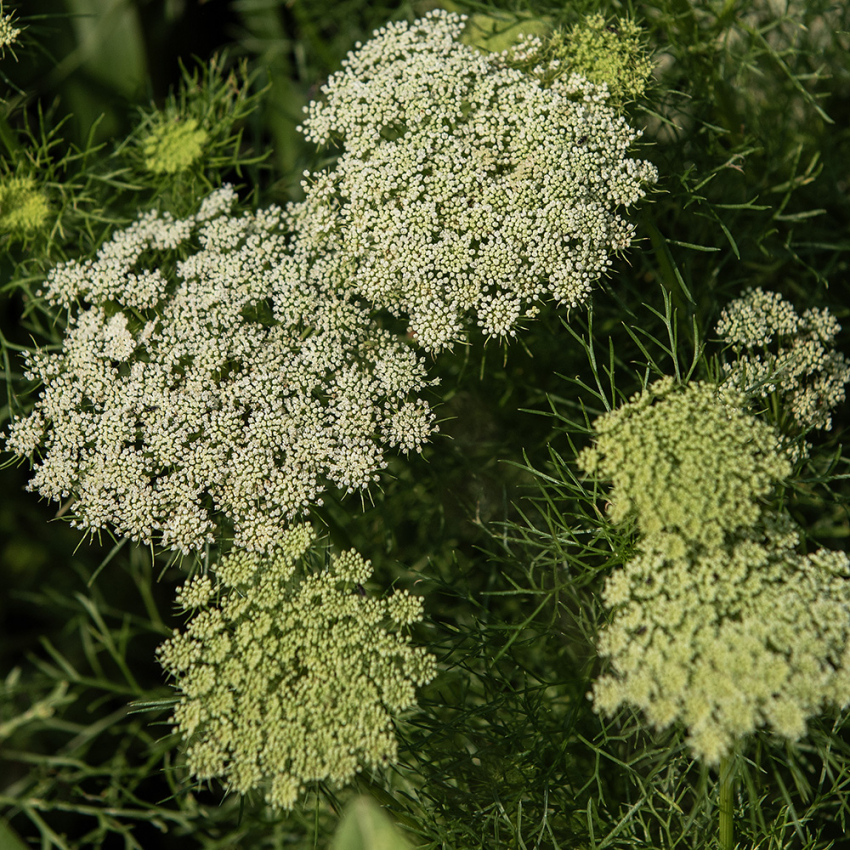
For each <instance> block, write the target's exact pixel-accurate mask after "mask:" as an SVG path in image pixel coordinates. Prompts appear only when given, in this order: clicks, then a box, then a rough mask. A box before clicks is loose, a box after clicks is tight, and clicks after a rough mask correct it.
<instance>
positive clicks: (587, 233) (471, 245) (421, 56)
mask: <svg viewBox="0 0 850 850" xmlns="http://www.w3.org/2000/svg"><path fill="white" fill-rule="evenodd" d="M463 26H464V19H463V18H461V17H459V16H458V15H455V14H450V13H447V12H443V11H434V12H431V13H429V14H428V15H427V16H426V17H425V18H423V19H422V20H419V21H417V22H416V23H414V24H412V25H410V24H407V23H405V22H402V23H395V24H388V25H387V26H385V27H383V28H381V29H380V30H377V31H376V32H375V34H374V38H373V39H372V40H371V41H369V42H367V43H366V44H363V45H361V44H358V45H357V49H356V50H355V51H354V52H352V53H350V54H349V56H348V59H347V60H346V62H345V63H344V67H343V69H342V70H341V71H339V72H338V73H336V74H334V75H333V76H332V77H331V78H330V80H329V81H328V83H327V85H326V86H324V87H323V90H322V91H323V93H324V95H325V99H324V100H322V101H319V102H314V103H311V104H310V105H309V107H307V112H308V116H307V118H306V119H305V121H304V126H303V131H304V133H305V136H306V137H307V139H308V140H310V141H313V142H316V143H318V144H325V143H328V142H331V141H340V142H341V143H342V145H343V148H344V152H343V153H342V155H341V156H340V158H339V160H338V162H337V163H336V166H335V167H334V168H333V169H331V170H329V171H327V172H323V173H320V174H315V175H312V176H311V177H310V179H309V180H307V181H305V183H304V185H305V189H306V193H307V195H306V199H305V201H304V202H303V203H301V204H297V205H293V206H292V207H291V208H290V214H291V215H292V218H293V221H294V222H295V224H294V225H293V229H294V230H297V231H298V232H299V238H300V240H301V243H302V246H303V250H304V252H305V254H306V255H311V254H312V255H315V256H321V257H325V258H333V261H334V262H335V263H336V264H337V265H338V266H339V267H340V269H341V271H340V275H341V276H344V278H345V280H346V281H347V285H348V286H349V287H350V288H351V289H352V290H353V291H355V292H357V293H358V295H360V296H362V297H365V298H366V299H368V300H369V301H370V302H372V303H373V304H374V305H376V306H377V307H379V308H382V309H387V310H389V311H390V312H391V313H393V314H395V315H398V316H406V317H408V319H409V322H410V330H411V331H412V332H413V333H414V334H415V335H416V338H417V340H418V342H419V344H420V345H422V346H423V347H424V348H426V349H428V350H431V351H438V350H440V349H441V348H444V347H447V346H450V345H451V344H452V343H453V342H454V341H456V340H459V339H462V338H463V335H464V324H465V320H466V317H467V314H469V313H474V314H476V316H477V321H478V324H479V326H480V327H481V328H482V329H483V331H484V332H485V333H486V334H488V335H491V336H501V337H503V336H505V335H513V334H514V333H515V330H516V326H517V323H518V322H519V321H520V319H521V318H522V317H523V316H533V315H534V314H535V313H536V312H537V311H538V309H539V308H538V304H537V302H539V300H540V299H542V298H544V297H551V298H553V299H554V300H555V301H556V302H558V303H560V304H566V305H569V306H571V307H574V306H576V305H579V304H582V303H584V302H585V301H586V300H587V298H588V295H589V293H590V290H591V287H592V285H593V283H594V281H596V280H597V279H598V278H599V277H600V276H601V275H602V274H604V273H605V271H606V270H607V269H608V267H609V265H610V264H611V255H612V254H613V253H614V252H616V251H619V250H622V249H624V248H626V247H627V246H628V245H629V244H630V242H631V239H632V234H633V226H632V225H630V224H629V223H627V222H626V221H625V220H624V219H623V218H622V217H621V216H620V215H619V214H618V212H617V208H619V207H622V206H628V205H630V204H634V203H635V202H636V201H637V200H639V199H640V198H641V197H643V195H644V188H643V187H644V186H645V184H647V183H651V182H653V181H654V180H655V179H656V171H655V169H654V167H653V166H652V165H650V164H649V163H647V162H644V161H640V160H635V159H631V158H629V157H628V156H627V155H626V151H627V150H628V148H629V146H630V145H631V144H632V142H633V141H634V140H635V139H636V138H637V137H638V135H639V133H638V132H636V131H634V130H632V128H630V127H629V126H628V124H627V123H626V121H625V119H623V118H622V117H619V116H618V115H617V114H616V113H615V111H614V110H613V109H612V108H611V107H609V106H608V105H607V103H606V100H607V90H606V88H605V86H597V85H594V84H592V83H590V82H588V81H587V80H585V79H584V78H582V77H579V76H577V75H572V76H569V77H565V78H558V77H555V78H554V79H552V80H550V81H548V82H543V81H541V80H540V79H538V77H539V76H540V73H542V71H541V69H537V68H532V69H531V71H530V72H529V73H526V72H524V71H523V70H521V69H520V68H517V67H515V64H516V55H515V53H514V52H511V51H507V52H505V53H495V54H490V55H487V56H485V55H482V54H481V53H479V52H478V51H476V50H475V49H474V48H472V47H470V46H468V45H465V44H462V43H461V42H460V41H459V40H458V38H459V36H460V34H461V32H462V30H463ZM527 58H528V57H527ZM528 61H529V62H531V63H532V64H533V59H531V58H529V59H528ZM537 72H540V73H537Z"/></svg>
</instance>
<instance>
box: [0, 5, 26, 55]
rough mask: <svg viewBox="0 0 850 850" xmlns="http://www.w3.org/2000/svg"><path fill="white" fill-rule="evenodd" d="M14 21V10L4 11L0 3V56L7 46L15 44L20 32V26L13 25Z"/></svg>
mask: <svg viewBox="0 0 850 850" xmlns="http://www.w3.org/2000/svg"><path fill="white" fill-rule="evenodd" d="M14 22H15V14H14V12H6V13H4V11H3V4H2V3H0V56H3V54H4V53H5V51H6V48H7V47H11V46H12V45H13V44H15V42H16V41H17V40H18V36H19V35H20V34H21V29H20V27H16V26H14Z"/></svg>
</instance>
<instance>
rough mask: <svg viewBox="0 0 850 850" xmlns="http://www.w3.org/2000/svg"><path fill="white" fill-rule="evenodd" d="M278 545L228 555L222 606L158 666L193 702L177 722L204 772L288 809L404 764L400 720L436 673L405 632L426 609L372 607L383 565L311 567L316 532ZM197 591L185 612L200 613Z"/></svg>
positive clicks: (411, 602)
mask: <svg viewBox="0 0 850 850" xmlns="http://www.w3.org/2000/svg"><path fill="white" fill-rule="evenodd" d="M279 543H280V546H279V548H278V549H277V550H276V551H275V552H274V553H272V554H270V555H268V556H267V557H260V556H258V555H255V554H253V553H249V552H245V551H240V550H236V551H234V552H232V553H231V554H229V555H226V556H225V557H224V558H223V559H222V560H221V562H220V563H219V564H218V566H217V567H216V569H215V571H216V574H217V579H218V588H217V591H216V601H215V602H214V603H213V602H210V607H208V608H206V609H204V610H201V611H200V612H199V613H196V614H195V615H194V617H193V618H192V619H191V620H190V621H189V623H188V625H187V626H186V628H185V630H184V631H182V632H175V633H174V636H173V637H172V638H171V639H170V640H168V641H166V642H165V643H164V644H163V645H162V646H161V647H160V649H159V650H158V655H159V659H160V662H161V663H162V665H163V667H164V668H165V669H166V670H167V671H168V672H169V673H170V674H171V675H172V676H173V677H174V679H175V686H176V687H177V689H178V691H179V693H180V699H179V702H178V704H177V706H176V708H175V709H174V716H173V718H172V722H173V723H174V725H175V731H176V732H179V733H180V734H181V735H182V736H183V737H184V739H185V742H186V745H187V749H186V755H187V762H188V767H189V770H190V771H191V772H192V774H193V775H194V776H195V777H197V779H199V780H206V779H213V778H218V779H220V780H221V781H222V782H223V783H224V785H225V787H226V788H227V790H229V791H235V792H237V793H242V794H244V793H247V792H250V791H253V790H258V791H260V792H261V793H262V794H263V795H264V796H265V799H266V800H267V802H268V803H269V804H270V805H272V806H274V807H276V808H283V809H287V808H291V807H292V805H293V804H294V803H295V801H296V799H297V797H298V795H299V794H300V793H301V792H302V791H303V790H304V788H305V786H307V785H309V784H311V783H314V782H317V781H323V782H329V783H330V784H331V785H333V786H335V787H339V786H342V785H345V784H347V783H348V782H350V781H351V780H352V779H353V778H354V777H355V775H356V774H357V773H359V772H360V771H361V770H363V769H370V768H376V767H380V766H383V765H386V764H387V763H388V762H391V761H393V760H394V759H395V758H396V754H397V744H396V739H395V735H394V732H393V723H392V721H393V718H395V717H397V716H398V715H399V714H401V713H402V712H404V711H407V710H409V709H411V708H413V707H414V706H415V704H416V696H415V689H416V686H417V685H423V684H425V683H427V682H429V681H430V680H431V679H432V678H433V677H434V673H435V667H434V660H433V658H432V657H431V656H430V655H428V654H427V653H426V652H425V650H424V649H422V648H418V647H412V646H410V639H409V638H408V637H407V636H406V635H405V634H403V632H401V631H398V628H399V625H398V624H400V623H404V624H409V623H412V622H416V621H418V620H421V618H422V604H421V602H420V601H419V600H418V599H415V598H414V597H411V596H409V595H408V594H407V592H406V591H401V592H396V593H395V594H394V595H393V596H391V597H389V598H388V599H376V598H372V597H370V596H369V595H368V594H366V593H365V592H364V591H363V588H362V584H363V583H364V582H366V581H367V580H368V578H369V576H370V575H371V572H372V570H371V566H370V564H369V562H368V561H364V560H363V559H362V558H361V557H360V556H359V555H358V554H357V553H356V552H353V551H349V552H344V553H342V554H341V555H337V556H332V557H331V559H330V563H329V565H328V566H327V567H326V568H316V567H315V566H308V562H306V561H305V560H304V558H305V555H306V554H307V551H308V549H309V547H310V546H311V545H312V544H313V535H312V532H311V530H310V528H309V527H308V526H296V527H294V528H291V529H290V530H289V531H287V532H284V533H283V534H282V535H281V536H280V539H279ZM196 588H197V585H192V584H191V582H190V585H189V590H184V591H183V594H182V597H181V598H182V599H183V600H184V604H186V603H188V604H189V605H190V606H191V607H195V605H196V603H197V601H198V599H199V598H200V595H203V594H200V595H199V594H198V593H197V589H196ZM210 599H211V597H210Z"/></svg>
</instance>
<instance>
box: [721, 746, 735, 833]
mask: <svg viewBox="0 0 850 850" xmlns="http://www.w3.org/2000/svg"><path fill="white" fill-rule="evenodd" d="M734 764H735V756H734V753H730V754H729V755H727V756H724V757H723V758H721V759H720V802H719V806H718V808H719V810H720V847H721V850H733V848H734V847H735V824H734V822H733V819H732V816H733V814H734V811H735V806H734V801H733V793H732V792H733V791H734V781H735V771H734Z"/></svg>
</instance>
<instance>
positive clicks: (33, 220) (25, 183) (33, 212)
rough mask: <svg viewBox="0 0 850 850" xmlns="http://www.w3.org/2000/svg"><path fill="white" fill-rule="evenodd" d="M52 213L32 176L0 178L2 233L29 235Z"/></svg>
mask: <svg viewBox="0 0 850 850" xmlns="http://www.w3.org/2000/svg"><path fill="white" fill-rule="evenodd" d="M49 217H50V204H49V203H48V201H47V198H46V197H45V196H44V194H43V193H42V192H41V191H39V189H38V188H37V186H36V183H35V180H34V179H33V178H32V177H18V176H15V177H12V176H7V177H4V178H3V179H2V180H0V233H8V234H10V235H11V236H13V237H20V238H26V237H28V236H32V235H34V234H36V233H37V232H38V231H39V230H41V229H42V228H43V227H44V225H45V224H46V223H47V221H48V219H49Z"/></svg>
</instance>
